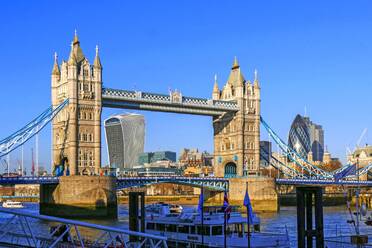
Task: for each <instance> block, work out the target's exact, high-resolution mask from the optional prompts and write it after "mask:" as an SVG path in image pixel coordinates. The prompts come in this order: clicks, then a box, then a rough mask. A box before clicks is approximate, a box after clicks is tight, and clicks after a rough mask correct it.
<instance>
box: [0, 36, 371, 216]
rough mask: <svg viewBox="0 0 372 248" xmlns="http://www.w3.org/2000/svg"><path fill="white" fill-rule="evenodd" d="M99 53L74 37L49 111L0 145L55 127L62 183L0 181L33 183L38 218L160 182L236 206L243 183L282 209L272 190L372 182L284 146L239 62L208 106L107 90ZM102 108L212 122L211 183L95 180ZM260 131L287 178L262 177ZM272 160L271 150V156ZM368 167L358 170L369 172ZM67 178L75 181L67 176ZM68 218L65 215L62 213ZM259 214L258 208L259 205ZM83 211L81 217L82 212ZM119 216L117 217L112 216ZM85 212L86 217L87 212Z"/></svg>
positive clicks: (57, 73) (21, 180)
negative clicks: (88, 52) (344, 176)
mask: <svg viewBox="0 0 372 248" xmlns="http://www.w3.org/2000/svg"><path fill="white" fill-rule="evenodd" d="M102 68H103V67H102V64H101V60H100V55H99V50H98V47H96V54H95V58H94V61H93V63H92V64H91V63H90V62H89V60H88V59H87V58H86V57H85V55H84V53H83V51H82V48H81V47H80V41H79V39H78V36H77V35H76V33H75V36H74V39H73V42H72V44H71V50H70V55H69V58H68V60H67V61H62V62H61V63H59V61H58V57H57V55H55V58H54V65H53V70H52V75H51V91H52V107H50V108H49V109H47V110H46V111H45V112H43V114H41V115H40V116H39V117H37V118H36V119H34V120H33V121H31V122H30V123H29V124H27V125H26V126H25V127H24V128H22V129H20V130H19V131H17V132H15V133H14V134H12V135H10V136H9V137H7V138H5V139H3V140H1V141H0V157H2V156H4V155H6V154H8V153H10V152H11V151H13V150H14V149H16V148H17V147H19V146H20V145H22V144H23V143H25V142H26V141H27V140H28V139H30V138H31V137H32V136H33V135H35V134H36V133H38V132H40V130H42V128H43V127H44V126H45V125H46V124H47V123H49V122H52V153H53V156H52V160H53V169H55V168H56V167H57V166H59V165H61V164H62V165H64V168H65V170H64V174H65V175H66V176H63V177H17V178H5V177H3V178H0V184H25V183H35V184H40V185H41V190H40V196H41V199H40V203H41V207H40V210H41V211H45V213H50V214H53V213H54V211H56V210H55V209H56V207H58V206H59V207H60V209H61V210H62V211H61V212H60V214H66V213H67V214H69V211H70V210H71V211H74V210H76V211H78V212H79V211H81V210H82V209H86V207H87V206H88V208H91V207H92V206H94V207H95V208H98V209H99V208H100V206H101V205H97V204H98V203H99V204H103V206H105V207H109V206H113V205H115V206H116V193H115V191H116V189H123V188H128V187H134V186H145V185H149V184H155V183H178V184H185V185H191V186H195V187H201V186H202V185H203V186H205V187H206V188H209V189H210V190H214V191H224V190H229V191H230V198H231V200H232V202H234V201H235V202H238V201H242V200H243V194H242V193H241V192H243V191H244V187H245V182H249V183H250V184H251V185H252V186H250V195H251V198H252V201H253V203H254V204H255V203H256V204H257V202H261V204H263V205H265V206H266V207H267V206H270V207H271V208H272V209H275V208H276V206H277V194H276V189H275V185H276V184H280V185H282V184H284V185H348V186H355V185H360V186H367V187H370V186H371V183H370V181H368V182H363V183H359V182H358V181H352V180H350V179H348V180H340V181H336V180H334V178H333V177H334V174H335V173H338V172H340V171H342V170H345V169H346V168H348V166H345V167H343V168H341V169H340V170H338V171H334V172H327V171H324V170H323V169H321V168H319V167H317V166H315V165H313V164H311V163H310V162H309V161H307V160H306V159H305V158H302V157H301V156H300V155H299V154H298V153H297V152H296V151H294V150H292V149H291V148H290V147H288V145H287V144H286V143H285V142H284V141H283V140H281V139H280V137H279V136H278V135H277V134H276V133H275V132H274V130H273V129H272V128H271V127H270V126H269V125H268V124H267V123H266V122H265V121H264V120H263V118H262V117H261V114H260V112H261V111H260V103H261V94H260V91H261V89H260V85H259V79H258V75H257V71H255V73H254V79H253V83H252V82H250V81H249V80H246V79H245V77H244V76H243V73H242V71H241V68H240V65H239V63H238V61H237V59H236V58H235V59H234V62H233V65H232V67H231V71H230V74H229V76H228V79H227V81H226V83H225V84H224V86H223V87H222V88H221V89H220V88H219V86H218V82H217V78H216V77H215V80H214V86H213V91H212V97H211V98H210V99H204V98H198V97H188V96H183V95H182V93H181V92H180V91H173V92H169V94H158V93H149V92H142V91H129V90H124V89H112V88H103V86H102V81H103V80H102ZM102 108H120V109H136V110H148V111H158V112H172V113H179V114H192V115H203V116H209V117H212V125H213V130H214V132H213V142H214V165H213V170H214V176H215V177H214V178H213V177H209V178H188V177H152V178H139V177H137V178H124V177H121V178H111V177H99V176H95V175H98V174H99V169H100V167H101V147H102V144H101V125H102V123H101V113H102ZM260 124H262V126H263V127H264V129H265V130H266V131H267V132H268V134H269V136H270V137H272V138H273V141H274V142H275V143H276V144H278V147H279V148H280V149H281V150H282V152H283V153H284V154H285V156H287V157H288V158H289V159H290V160H291V162H292V164H294V165H295V166H294V167H293V166H289V165H288V164H286V163H283V162H282V161H279V160H275V159H273V160H271V161H268V162H269V163H270V164H271V165H272V166H273V167H275V168H276V169H278V170H279V171H280V172H281V173H282V174H283V175H284V176H285V178H281V179H280V178H279V179H274V178H265V177H259V176H258V175H259V172H260V168H259V161H260V153H261V157H262V155H263V154H265V151H260ZM266 153H267V151H266ZM371 168H372V165H369V166H368V167H366V168H363V169H362V170H361V172H362V173H368V171H369V170H370V169H371ZM67 175H69V176H71V177H68V176H67ZM66 206H69V207H75V206H76V208H74V209H71V208H69V211H66V210H65V207H66ZM256 209H259V208H257V205H256ZM83 212H84V211H83ZM113 212H115V211H113ZM84 213H85V212H84Z"/></svg>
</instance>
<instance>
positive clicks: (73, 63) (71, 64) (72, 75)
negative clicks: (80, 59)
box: [67, 42, 77, 79]
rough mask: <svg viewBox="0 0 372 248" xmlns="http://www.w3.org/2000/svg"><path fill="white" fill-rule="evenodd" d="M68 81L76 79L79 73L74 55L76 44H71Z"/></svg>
mask: <svg viewBox="0 0 372 248" xmlns="http://www.w3.org/2000/svg"><path fill="white" fill-rule="evenodd" d="M67 64H68V79H74V78H75V77H76V72H77V62H76V57H75V54H74V43H73V42H71V51H70V56H69V57H68V61H67Z"/></svg>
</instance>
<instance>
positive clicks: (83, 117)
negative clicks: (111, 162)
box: [52, 32, 102, 175]
mask: <svg viewBox="0 0 372 248" xmlns="http://www.w3.org/2000/svg"><path fill="white" fill-rule="evenodd" d="M101 91H102V65H101V61H100V58H99V55H98V47H96V56H95V59H94V63H93V65H91V64H90V63H89V61H88V59H87V58H86V57H85V56H84V54H83V51H82V49H81V47H80V42H79V39H78V37H77V35H76V32H75V36H74V39H73V42H72V44H71V51H70V56H69V59H68V61H67V62H66V61H62V63H61V66H59V65H58V60H57V55H55V60H54V66H53V71H52V104H53V107H56V106H57V105H58V104H60V103H61V102H62V101H63V100H65V99H69V104H68V106H67V107H65V109H63V110H62V111H61V112H60V113H59V114H58V115H57V116H56V117H55V118H54V120H53V122H52V137H53V138H52V149H53V168H55V166H56V165H59V164H62V163H64V164H65V167H66V169H65V173H66V172H67V168H68V171H69V174H70V175H92V174H98V173H99V168H100V165H101V110H102V102H101V98H102V95H101Z"/></svg>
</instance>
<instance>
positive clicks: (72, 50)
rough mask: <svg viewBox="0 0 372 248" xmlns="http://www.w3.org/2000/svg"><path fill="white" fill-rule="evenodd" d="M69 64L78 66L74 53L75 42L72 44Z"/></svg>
mask: <svg viewBox="0 0 372 248" xmlns="http://www.w3.org/2000/svg"><path fill="white" fill-rule="evenodd" d="M68 64H69V65H75V64H76V57H75V53H74V42H71V51H70V57H69V58H68Z"/></svg>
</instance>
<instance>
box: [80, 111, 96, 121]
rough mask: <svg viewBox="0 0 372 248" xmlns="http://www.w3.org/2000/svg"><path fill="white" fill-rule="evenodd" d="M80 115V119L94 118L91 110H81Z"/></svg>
mask: <svg viewBox="0 0 372 248" xmlns="http://www.w3.org/2000/svg"><path fill="white" fill-rule="evenodd" d="M78 117H79V120H93V119H94V116H93V113H92V112H90V111H88V112H86V111H82V110H80V111H79V113H78Z"/></svg>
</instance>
